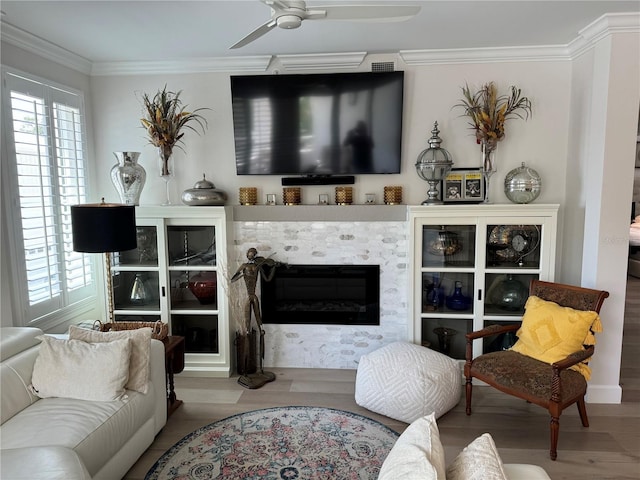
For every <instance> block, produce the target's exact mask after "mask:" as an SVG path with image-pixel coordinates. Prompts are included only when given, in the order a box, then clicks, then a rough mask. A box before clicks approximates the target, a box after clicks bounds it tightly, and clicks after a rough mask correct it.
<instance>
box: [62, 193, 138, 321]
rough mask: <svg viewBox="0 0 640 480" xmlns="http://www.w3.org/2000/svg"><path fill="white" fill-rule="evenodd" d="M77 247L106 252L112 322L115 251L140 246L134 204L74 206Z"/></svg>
mask: <svg viewBox="0 0 640 480" xmlns="http://www.w3.org/2000/svg"><path fill="white" fill-rule="evenodd" d="M71 231H72V235H73V250H74V251H76V252H85V253H104V257H105V263H106V271H107V297H108V298H107V302H108V303H107V305H108V314H109V322H113V319H114V318H113V284H112V278H111V252H121V251H124V250H132V249H134V248H136V247H137V237H136V213H135V207H134V206H133V205H122V204H117V203H105V202H104V198H103V199H102V203H87V204H82V205H72V206H71Z"/></svg>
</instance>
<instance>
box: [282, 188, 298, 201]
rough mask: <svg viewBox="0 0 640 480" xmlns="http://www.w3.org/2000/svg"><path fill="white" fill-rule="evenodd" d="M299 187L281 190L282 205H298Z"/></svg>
mask: <svg viewBox="0 0 640 480" xmlns="http://www.w3.org/2000/svg"><path fill="white" fill-rule="evenodd" d="M300 194H301V192H300V187H284V188H283V189H282V203H284V204H285V205H300V196H301V195H300Z"/></svg>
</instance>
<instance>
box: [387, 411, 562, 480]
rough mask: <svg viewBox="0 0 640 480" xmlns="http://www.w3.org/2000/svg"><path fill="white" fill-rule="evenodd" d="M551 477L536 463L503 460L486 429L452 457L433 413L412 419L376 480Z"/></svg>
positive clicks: (530, 479) (546, 479)
mask: <svg viewBox="0 0 640 480" xmlns="http://www.w3.org/2000/svg"><path fill="white" fill-rule="evenodd" d="M444 479H446V480H551V479H550V478H549V475H547V472H545V471H544V469H543V468H541V467H539V466H537V465H529V464H519V463H512V464H503V463H502V459H501V458H500V454H499V453H498V449H497V448H496V445H495V444H494V442H493V438H492V437H491V435H490V434H489V433H484V434H483V435H481V436H479V437H478V438H476V439H475V440H474V441H473V442H471V443H470V444H469V445H467V446H466V447H465V448H464V449H463V450H462V451H461V452H460V453H459V454H458V455H457V456H456V458H455V459H453V461H451V462H450V463H449V464H448V465H447V464H446V463H445V452H444V448H443V446H442V443H441V441H440V431H439V430H438V425H437V423H436V417H435V414H434V413H431V414H429V415H425V416H424V417H421V418H418V419H417V420H415V421H413V422H412V423H411V424H410V425H409V426H408V427H407V428H406V430H405V431H404V432H403V433H402V435H400V437H399V438H398V440H397V441H396V443H395V444H394V446H393V448H392V449H391V451H390V452H389V455H387V458H386V459H385V461H384V463H383V464H382V468H381V469H380V475H379V476H378V480H444Z"/></svg>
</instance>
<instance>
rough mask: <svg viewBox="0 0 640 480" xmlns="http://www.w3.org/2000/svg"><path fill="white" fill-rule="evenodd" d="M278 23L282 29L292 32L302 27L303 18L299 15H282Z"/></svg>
mask: <svg viewBox="0 0 640 480" xmlns="http://www.w3.org/2000/svg"><path fill="white" fill-rule="evenodd" d="M276 22H277V24H278V26H279V27H280V28H286V29H287V30H292V29H294V28H298V27H299V26H300V24H301V23H302V18H301V17H299V16H297V15H280V16H279V17H278V19H277V20H276Z"/></svg>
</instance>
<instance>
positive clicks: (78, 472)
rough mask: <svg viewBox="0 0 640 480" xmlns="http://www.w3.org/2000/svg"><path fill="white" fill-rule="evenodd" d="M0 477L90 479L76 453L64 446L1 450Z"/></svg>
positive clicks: (11, 478) (53, 479)
mask: <svg viewBox="0 0 640 480" xmlns="http://www.w3.org/2000/svg"><path fill="white" fill-rule="evenodd" d="M0 477H2V478H6V479H10V480H91V477H90V476H89V472H87V469H86V468H85V466H84V465H83V464H82V462H81V461H80V458H79V457H78V455H77V454H76V452H74V451H73V450H71V449H69V448H65V447H25V448H10V449H5V450H1V451H0Z"/></svg>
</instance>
